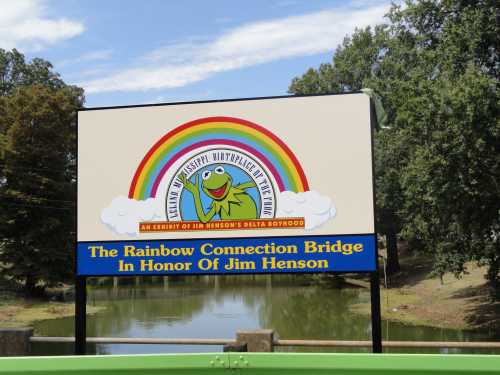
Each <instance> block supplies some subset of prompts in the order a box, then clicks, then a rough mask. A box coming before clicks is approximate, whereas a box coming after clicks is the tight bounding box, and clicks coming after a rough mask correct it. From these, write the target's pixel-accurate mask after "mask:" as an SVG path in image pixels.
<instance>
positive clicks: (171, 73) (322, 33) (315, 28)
mask: <svg viewBox="0 0 500 375" xmlns="http://www.w3.org/2000/svg"><path fill="white" fill-rule="evenodd" d="M389 6H390V4H389V3H377V4H375V5H372V6H368V7H366V8H364V9H358V8H357V7H354V8H353V7H351V8H347V7H344V8H337V9H332V10H325V11H321V12H315V13H309V14H306V15H301V16H292V17H286V18H280V19H274V20H269V21H262V22H255V23H250V24H246V25H243V26H240V27H236V28H233V29H230V30H228V31H226V32H225V33H223V34H222V35H220V36H219V37H218V38H216V39H213V40H211V41H206V40H203V39H202V40H196V39H194V40H188V41H187V42H180V43H174V44H169V45H167V46H165V47H163V48H160V49H157V50H154V51H152V52H151V53H149V54H148V55H147V56H146V58H143V59H141V66H140V67H135V68H125V69H123V70H121V71H117V72H115V73H113V74H108V75H107V76H106V77H102V78H97V79H94V80H90V81H87V82H82V83H79V85H81V86H83V87H84V88H85V89H86V91H87V92H88V93H96V92H107V91H139V90H149V89H161V88H174V87H181V86H185V85H188V84H190V83H193V82H196V81H200V80H203V79H206V78H208V77H210V76H212V75H214V74H217V73H220V72H224V71H228V70H234V69H239V68H244V67H248V66H253V65H257V64H262V63H267V62H271V61H275V60H279V59H284V58H290V57H294V56H306V55H313V54H317V53H322V52H327V51H333V50H334V48H335V47H336V46H337V45H338V44H340V43H341V42H342V39H343V38H344V36H345V35H346V34H349V33H351V32H352V31H353V30H354V29H355V27H365V26H368V25H374V24H376V23H378V22H380V21H381V20H382V19H383V16H384V14H385V13H386V12H387V10H388V9H389Z"/></svg>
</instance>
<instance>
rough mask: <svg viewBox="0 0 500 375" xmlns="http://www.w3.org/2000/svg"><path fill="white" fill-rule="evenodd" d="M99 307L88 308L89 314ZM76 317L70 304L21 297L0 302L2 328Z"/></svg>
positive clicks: (72, 305)
mask: <svg viewBox="0 0 500 375" xmlns="http://www.w3.org/2000/svg"><path fill="white" fill-rule="evenodd" d="M99 310H100V308H99V307H95V306H87V313H88V314H94V313H96V312H98V311H99ZM74 315H75V306H74V304H73V303H69V302H48V301H43V300H36V299H25V298H21V297H8V298H4V299H2V300H0V328H10V327H26V326H31V325H33V323H34V322H36V321H39V320H46V319H56V318H64V317H68V316H74Z"/></svg>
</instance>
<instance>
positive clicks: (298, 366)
mask: <svg viewBox="0 0 500 375" xmlns="http://www.w3.org/2000/svg"><path fill="white" fill-rule="evenodd" d="M0 374H2V375H5V374H17V375H20V374H30V375H34V374H37V375H44V374H71V375H80V374H82V375H83V374H96V375H101V374H104V375H115V374H116V375H124V374H141V375H148V374H155V375H159V374H178V375H191V374H192V375H194V374H235V375H236V374H242V375H244V374H260V375H264V374H287V375H294V374H296V375H298V374H307V375H309V374H313V375H314V374H338V375H365V374H370V375H396V374H402V375H403V374H404V375H417V374H429V375H430V374H450V375H451V374H453V375H457V374H460V375H465V374H471V375H472V374H476V375H481V374H500V356H496V355H459V354H456V355H426V354H422V355H419V354H298V353H295V354H288V353H268V354H261V353H222V354H167V355H163V354H162V355H125V356H118V355H109V356H83V357H7V358H0Z"/></svg>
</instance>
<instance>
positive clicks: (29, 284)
mask: <svg viewBox="0 0 500 375" xmlns="http://www.w3.org/2000/svg"><path fill="white" fill-rule="evenodd" d="M24 293H25V294H26V295H27V296H29V297H34V296H36V295H37V294H38V290H37V288H36V278H35V277H33V276H31V275H29V276H26V281H25V283H24Z"/></svg>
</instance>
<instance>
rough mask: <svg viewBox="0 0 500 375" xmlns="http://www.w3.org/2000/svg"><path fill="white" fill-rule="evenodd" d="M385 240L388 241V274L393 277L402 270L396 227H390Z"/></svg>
mask: <svg viewBox="0 0 500 375" xmlns="http://www.w3.org/2000/svg"><path fill="white" fill-rule="evenodd" d="M385 238H386V241H387V273H388V274H389V275H392V274H394V273H396V272H399V270H400V269H401V267H400V266H399V254H398V237H397V235H396V231H395V230H394V226H392V225H391V226H390V227H389V229H388V231H387V233H386V235H385Z"/></svg>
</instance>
